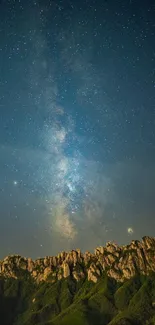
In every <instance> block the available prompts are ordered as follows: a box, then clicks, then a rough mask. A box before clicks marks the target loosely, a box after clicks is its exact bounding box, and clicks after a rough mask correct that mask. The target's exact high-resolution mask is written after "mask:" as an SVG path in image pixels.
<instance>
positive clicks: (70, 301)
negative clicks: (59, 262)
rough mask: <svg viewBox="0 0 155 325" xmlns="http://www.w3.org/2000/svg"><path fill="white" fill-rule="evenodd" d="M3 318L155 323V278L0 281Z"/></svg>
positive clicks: (20, 322)
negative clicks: (124, 280) (51, 281)
mask: <svg viewBox="0 0 155 325" xmlns="http://www.w3.org/2000/svg"><path fill="white" fill-rule="evenodd" d="M0 320H1V321H0V324H2V325H106V324H109V325H141V324H142V325H146V324H147V325H153V324H155V274H151V275H150V276H148V277H147V276H136V277H134V278H132V279H130V280H128V281H126V282H124V283H123V284H122V283H117V282H116V281H115V280H113V279H110V278H108V277H107V276H106V275H103V276H102V278H101V279H100V280H99V281H98V282H97V283H96V284H94V283H92V282H88V280H83V281H81V282H76V281H74V280H73V279H72V278H67V279H62V280H60V281H57V282H56V283H55V284H52V283H50V282H42V283H40V284H39V285H37V284H36V283H35V282H34V281H33V279H32V278H30V277H28V276H27V277H25V278H24V279H23V276H22V277H19V279H18V280H16V279H11V278H10V279H4V278H1V280H0Z"/></svg>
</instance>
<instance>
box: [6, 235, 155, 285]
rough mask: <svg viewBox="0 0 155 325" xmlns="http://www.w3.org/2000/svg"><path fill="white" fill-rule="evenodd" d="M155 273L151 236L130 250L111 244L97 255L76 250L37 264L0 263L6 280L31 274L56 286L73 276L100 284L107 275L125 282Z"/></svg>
mask: <svg viewBox="0 0 155 325" xmlns="http://www.w3.org/2000/svg"><path fill="white" fill-rule="evenodd" d="M151 271H155V238H152V237H148V236H145V237H143V238H142V241H138V240H132V241H131V243H130V244H129V245H126V246H118V245H117V244H116V243H114V242H108V243H107V244H106V246H105V247H102V246H100V247H97V248H96V249H95V250H94V254H92V253H90V252H88V251H87V252H85V253H82V252H81V251H80V249H76V250H72V251H70V252H64V251H63V252H60V253H59V254H58V255H57V256H46V257H44V258H38V259H36V260H32V259H31V258H25V257H22V256H20V255H10V256H6V257H5V258H4V259H3V260H1V261H0V275H1V276H3V277H13V278H18V277H19V276H23V275H24V274H28V275H31V276H32V277H33V278H34V279H35V280H36V281H37V282H40V281H49V282H52V283H54V282H56V281H57V280H60V279H62V278H63V277H64V278H67V277H69V276H72V277H73V278H74V279H76V280H77V281H79V280H80V279H82V278H85V277H87V278H88V280H89V281H93V282H97V280H98V279H99V278H100V277H101V276H102V274H103V272H106V273H107V275H108V276H110V277H112V278H114V279H116V280H117V281H121V282H123V281H124V280H125V279H130V278H131V277H132V276H134V275H135V274H137V273H141V274H146V275H148V274H149V273H150V272H151Z"/></svg>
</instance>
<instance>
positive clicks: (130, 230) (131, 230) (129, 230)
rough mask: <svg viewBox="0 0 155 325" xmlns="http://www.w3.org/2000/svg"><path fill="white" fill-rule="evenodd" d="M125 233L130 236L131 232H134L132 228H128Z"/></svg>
mask: <svg viewBox="0 0 155 325" xmlns="http://www.w3.org/2000/svg"><path fill="white" fill-rule="evenodd" d="M127 231H128V234H129V235H132V234H133V232H134V231H133V228H131V227H129V228H128V229H127Z"/></svg>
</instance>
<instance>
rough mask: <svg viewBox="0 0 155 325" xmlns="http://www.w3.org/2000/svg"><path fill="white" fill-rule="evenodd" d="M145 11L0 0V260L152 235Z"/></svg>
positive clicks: (148, 6) (118, 5) (153, 131)
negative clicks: (15, 255)
mask: <svg viewBox="0 0 155 325" xmlns="http://www.w3.org/2000/svg"><path fill="white" fill-rule="evenodd" d="M154 198H155V3H154V1H152V0H150V1H148V0H144V1H143V2H142V1H140V0H136V1H133V0H127V1H123V0H119V1H115V0H109V1H106V0H104V1H99V0H96V1H94V0H78V1H77V0H74V1H73V0H59V1H56V0H54V1H52V0H38V1H37V0H27V1H25V0H1V1H0V258H3V257H5V256H6V255H9V254H20V255H24V256H27V257H28V256H30V257H32V258H36V257H39V256H45V255H54V254H57V253H58V252H59V251H62V250H70V249H75V248H80V249H81V250H82V251H85V250H90V251H91V250H92V249H93V248H95V247H96V246H98V245H105V242H106V241H109V240H114V241H116V242H117V243H118V244H127V243H128V242H130V241H131V240H132V239H140V238H141V237H142V236H144V235H150V236H154V235H155V232H154V229H155V199H154Z"/></svg>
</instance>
